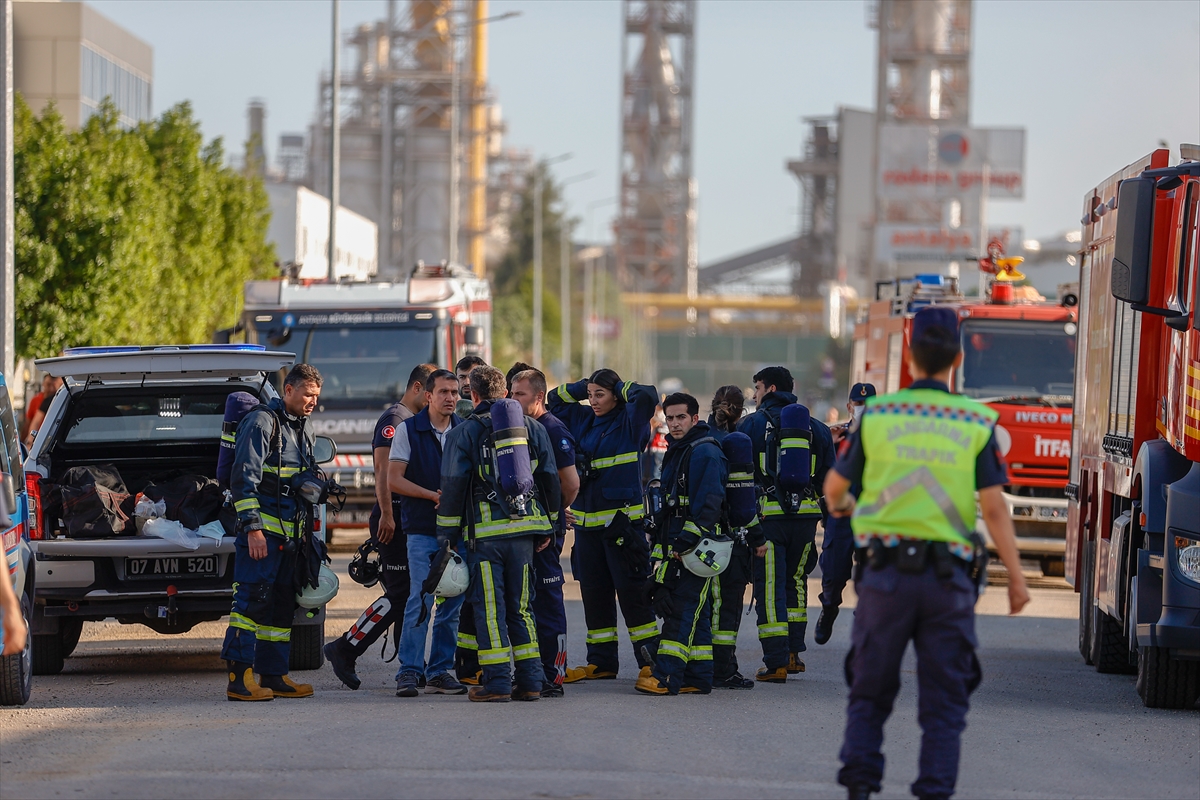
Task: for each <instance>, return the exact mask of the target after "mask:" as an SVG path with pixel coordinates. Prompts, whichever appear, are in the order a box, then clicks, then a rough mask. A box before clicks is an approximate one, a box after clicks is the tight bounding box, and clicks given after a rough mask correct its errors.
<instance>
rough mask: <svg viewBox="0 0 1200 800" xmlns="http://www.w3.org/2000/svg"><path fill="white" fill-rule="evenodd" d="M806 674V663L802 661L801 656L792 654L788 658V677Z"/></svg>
mask: <svg viewBox="0 0 1200 800" xmlns="http://www.w3.org/2000/svg"><path fill="white" fill-rule="evenodd" d="M801 672H804V662H803V661H801V660H800V656H799V655H798V654H796V653H792V654H790V655H789V656H788V663H787V673H788V675H798V674H800V673H801Z"/></svg>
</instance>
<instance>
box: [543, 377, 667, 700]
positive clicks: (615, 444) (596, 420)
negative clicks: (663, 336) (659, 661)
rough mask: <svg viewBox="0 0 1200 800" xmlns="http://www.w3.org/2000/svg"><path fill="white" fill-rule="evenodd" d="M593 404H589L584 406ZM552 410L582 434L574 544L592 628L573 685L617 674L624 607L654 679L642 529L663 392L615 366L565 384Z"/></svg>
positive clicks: (553, 397) (637, 650)
mask: <svg viewBox="0 0 1200 800" xmlns="http://www.w3.org/2000/svg"><path fill="white" fill-rule="evenodd" d="M584 400H587V401H588V403H589V405H588V406H584V405H581V403H582V401H584ZM547 401H548V402H547V404H548V405H549V407H550V412H551V413H552V414H554V415H555V416H556V417H558V418H559V419H560V420H562V421H563V422H564V423H565V424H566V426H567V428H568V429H570V431H571V434H572V435H573V436H574V437H575V446H576V450H575V453H576V458H577V461H578V465H579V483H580V487H579V495H578V497H576V498H575V502H574V504H573V505H572V508H571V514H572V516H573V517H574V520H575V544H574V547H572V549H571V571H572V573H573V574H574V576H575V579H576V580H578V581H579V591H580V596H581V597H582V599H583V616H584V620H585V622H586V623H587V636H586V637H585V641H586V643H587V664H586V665H585V666H582V667H571V668H570V669H568V670H567V677H566V679H565V681H566V682H567V683H574V682H575V681H580V680H601V679H611V678H616V677H617V669H618V662H617V602H618V601H619V602H620V604H621V615H622V616H623V617H624V618H625V627H626V629H627V630H628V631H629V638H630V639H631V640H632V642H633V652H634V656H635V658H636V659H637V662H638V666H639V667H641V670H640V672H639V675H649V674H650V665H651V660H650V659H647V658H646V656H645V655H644V654H643V653H642V648H643V647H644V648H646V652H647V653H649V654H650V656H651V659H652V658H653V654H654V652H655V649H656V647H657V644H656V640H657V637H658V624H657V623H656V622H655V619H654V612H653V611H652V610H651V608H650V605H649V604H648V603H647V602H646V599H645V597H644V596H643V595H644V593H643V588H644V587H645V583H646V579H647V578H649V577H650V548H649V545H648V544H647V542H646V536H645V532H644V531H643V529H642V518H643V517H644V516H645V509H644V507H643V504H642V478H641V467H640V466H639V463H638V461H639V456H640V454H641V453H642V451H643V450H645V449H646V445H647V444H648V443H649V441H650V420H651V419H652V418H653V417H654V411H655V408H656V407H657V406H658V390H657V389H655V388H654V387H653V386H642V385H640V384H637V383H634V382H632V381H622V380H621V376H619V375H618V374H617V373H616V372H613V371H612V370H611V369H599V370H596V372H594V373H593V374H592V376H591V377H590V378H584V379H583V380H581V381H576V382H575V383H570V384H564V385H562V386H559V387H558V388H556V389H555V390H554V391H552V392H551V393H550V396H549V397H548V398H547Z"/></svg>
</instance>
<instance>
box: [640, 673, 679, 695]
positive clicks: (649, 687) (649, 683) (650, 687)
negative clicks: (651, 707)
mask: <svg viewBox="0 0 1200 800" xmlns="http://www.w3.org/2000/svg"><path fill="white" fill-rule="evenodd" d="M633 688H634V689H637V690H638V691H639V692H641V693H642V694H656V695H664V694H670V693H671V692H670V690H669V689H667V686H666V684H664V683H662V682H660V681H659V680H658V678H656V677H654V674H653V672H651V671H650V668H649V667H642V674H641V675H638V679H637V683H635V684H634V685H633Z"/></svg>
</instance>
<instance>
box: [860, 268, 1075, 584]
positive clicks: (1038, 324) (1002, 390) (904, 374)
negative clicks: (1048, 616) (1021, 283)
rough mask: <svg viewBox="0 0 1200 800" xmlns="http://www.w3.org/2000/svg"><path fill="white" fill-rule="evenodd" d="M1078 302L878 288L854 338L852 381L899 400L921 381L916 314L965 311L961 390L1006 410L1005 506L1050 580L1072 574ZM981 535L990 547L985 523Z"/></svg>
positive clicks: (1001, 428)
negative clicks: (1068, 562) (1069, 495)
mask: <svg viewBox="0 0 1200 800" xmlns="http://www.w3.org/2000/svg"><path fill="white" fill-rule="evenodd" d="M1077 302H1078V298H1077V297H1076V295H1075V294H1073V293H1070V292H1069V291H1064V292H1062V293H1061V296H1060V298H1059V299H1058V301H1057V302H1047V301H1045V300H1044V298H1042V296H1041V295H1040V294H1037V293H1036V291H1034V290H1033V289H1032V287H1014V286H1013V285H1012V284H1011V283H1003V282H1001V281H996V282H993V283H991V284H990V286H989V288H988V290H987V291H986V293H985V296H984V297H983V298H968V297H964V296H963V295H962V294H961V293H960V292H959V290H958V279H957V278H954V277H947V276H943V275H917V276H915V277H913V278H905V279H896V280H893V281H881V282H879V283H877V284H876V287H875V300H874V301H873V302H871V303H869V304H868V305H867V306H866V307H865V308H862V309H860V311H859V319H858V323H857V325H856V326H855V330H854V345H853V350H852V366H851V375H852V377H851V381H852V382H859V381H863V382H867V383H872V384H874V385H875V388H876V390H877V391H879V392H880V393H885V392H894V391H896V390H898V389H901V388H904V387H906V386H908V385H909V384H911V383H912V380H913V378H912V375H911V374H910V373H909V371H908V358H907V352H908V347H909V339H910V334H911V328H912V318H913V314H915V313H916V312H917V311H918V310H919V309H920V308H922V307H924V306H928V305H934V304H936V305H939V306H948V307H951V308H953V309H955V310H956V312H957V313H958V316H959V321H960V332H961V337H962V348H963V364H962V367H961V368H960V369H957V370H955V371H954V374H953V375H952V376H951V390H952V391H954V392H957V393H959V394H963V395H965V396H967V397H972V398H975V399H976V400H979V401H981V402H984V403H987V404H988V405H989V406H991V407H992V408H994V409H996V411H997V412H999V414H1000V418H999V420H998V421H997V424H996V440H997V444H998V445H999V446H1000V450H1001V451H1002V452H1003V454H1004V457H1005V461H1006V463H1007V465H1008V472H1009V478H1010V481H1011V482H1010V483H1009V484H1008V485H1007V486H1005V487H1004V500H1005V502H1006V503H1007V504H1008V508H1009V511H1010V512H1011V514H1012V517H1013V523H1014V526H1015V528H1016V533H1017V544H1018V547H1019V549H1020V552H1021V555H1022V556H1023V557H1024V558H1025V559H1027V560H1036V561H1037V562H1039V564H1040V565H1041V567H1042V571H1043V572H1044V573H1046V574H1047V575H1061V574H1062V563H1063V561H1062V559H1063V553H1064V549H1065V536H1066V518H1067V500H1066V497H1065V496H1064V494H1063V489H1064V487H1065V486H1066V483H1067V466H1068V464H1069V459H1070V455H1071V438H1070V436H1071V422H1072V397H1071V396H1072V391H1073V389H1074V383H1075V379H1074V370H1075V335H1076V329H1077V325H1078V322H1077V313H1076V308H1075V305H1076V304H1077ZM975 528H976V530H977V531H978V532H979V533H980V535H982V536H983V537H984V538H985V539H986V540H987V541H988V544H989V546H990V545H991V540H990V538H989V534H988V531H987V526H986V525H985V524H984V523H983V519H982V517H978V518H977V519H976V523H975Z"/></svg>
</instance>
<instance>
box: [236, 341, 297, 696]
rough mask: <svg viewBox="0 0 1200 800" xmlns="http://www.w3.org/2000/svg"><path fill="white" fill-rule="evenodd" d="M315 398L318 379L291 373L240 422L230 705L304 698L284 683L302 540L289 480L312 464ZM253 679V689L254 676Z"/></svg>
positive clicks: (289, 682)
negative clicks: (277, 394) (277, 393)
mask: <svg viewBox="0 0 1200 800" xmlns="http://www.w3.org/2000/svg"><path fill="white" fill-rule="evenodd" d="M320 395H321V374H320V373H319V372H317V370H316V368H315V367H313V366H311V365H309V364H297V365H296V366H294V367H292V369H291V371H290V372H289V373H288V375H287V377H286V378H285V379H284V383H283V397H282V398H275V399H273V400H271V401H270V403H268V404H266V405H265V406H258V407H257V408H255V409H253V410H251V411H250V412H249V413H247V414H246V416H245V417H243V418H242V421H241V422H240V423H239V424H238V427H237V434H236V437H235V442H236V444H235V448H234V463H233V470H232V473H231V476H230V490H231V491H232V493H233V506H234V509H235V510H236V511H237V539H236V555H235V556H234V562H233V575H234V593H233V609H232V610H231V611H230V613H229V627H228V629H227V630H226V631H225V644H224V646H223V647H222V649H221V658H223V659H224V660H225V661H226V663H227V664H228V666H229V686H228V687H227V689H226V692H225V694H226V696H227V697H228V698H229V699H230V700H270V699H272V698H273V697H311V696H312V693H313V688H312V686H311V685H309V684H307V683H294V682H293V681H292V679H291V678H289V677H288V674H287V673H288V660H289V656H290V649H291V648H290V643H291V639H292V618H293V616H294V615H295V612H296V587H295V573H296V561H297V555H298V548H297V546H296V545H297V537H299V536H300V535H302V534H303V531H302V530H300V529H299V526H298V524H297V523H298V522H299V520H300V518H301V510H302V509H301V506H300V503H301V501H300V499H299V498H298V496H297V494H296V493H295V492H294V491H293V489H292V487H291V479H292V478H294V477H295V476H297V475H299V474H300V473H301V472H302V471H304V470H305V469H308V468H315V466H316V464H315V462H314V461H313V442H314V440H315V437H314V434H313V432H312V431H311V429H309V428H308V427H307V426H306V425H305V422H306V421H307V419H308V417H309V415H310V414H312V412H313V409H314V408H316V405H317V398H319V397H320ZM254 672H257V673H258V675H259V680H258V681H257V682H255V680H254V675H253V673H254Z"/></svg>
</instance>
